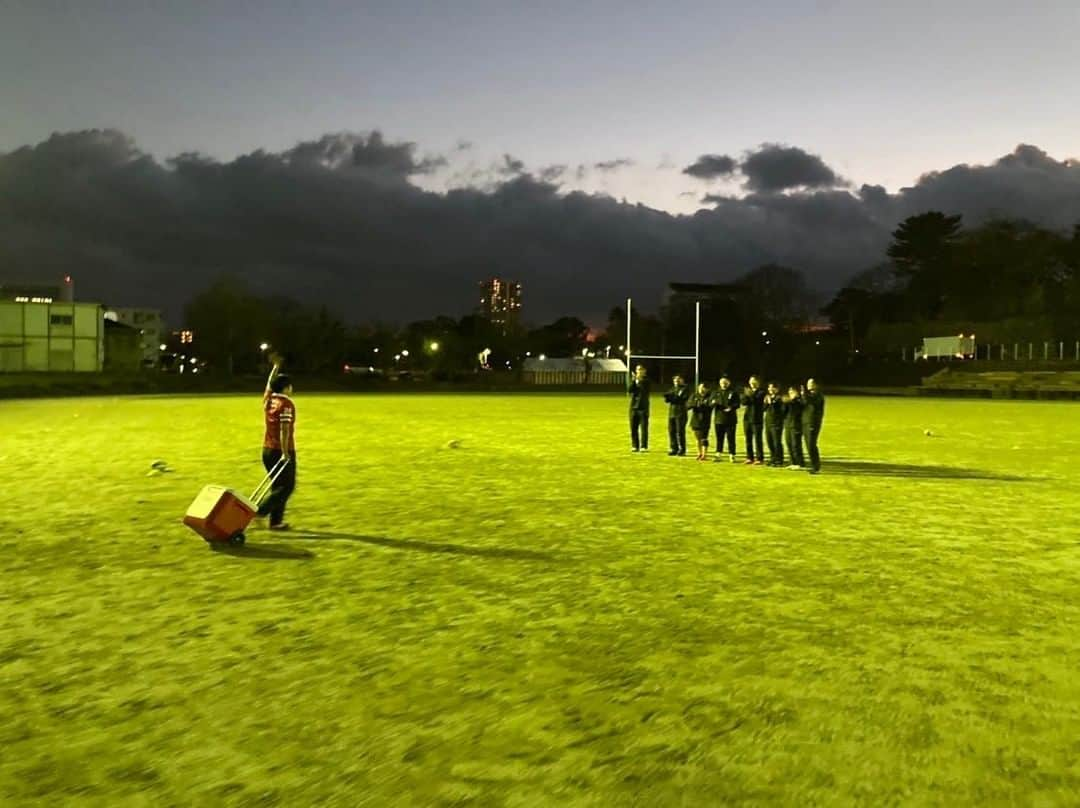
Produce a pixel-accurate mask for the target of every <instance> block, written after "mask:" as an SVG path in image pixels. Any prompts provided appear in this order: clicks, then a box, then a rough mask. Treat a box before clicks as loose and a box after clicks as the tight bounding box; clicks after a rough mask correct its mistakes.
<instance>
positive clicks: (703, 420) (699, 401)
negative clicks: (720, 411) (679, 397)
mask: <svg viewBox="0 0 1080 808" xmlns="http://www.w3.org/2000/svg"><path fill="white" fill-rule="evenodd" d="M686 406H687V407H689V408H690V412H691V415H690V430H691V431H692V432H693V433H694V437H695V438H696V439H697V459H698V460H706V459H707V456H708V454H709V428H710V426H711V424H710V422H711V421H712V411H713V398H712V394H711V393H710V392H709V387H708V385H707V384H705V382H702V383H701V384H699V385H698V388H697V392H695V393H694V395H692V396H690V400H689V401H688V402H687V403H686Z"/></svg>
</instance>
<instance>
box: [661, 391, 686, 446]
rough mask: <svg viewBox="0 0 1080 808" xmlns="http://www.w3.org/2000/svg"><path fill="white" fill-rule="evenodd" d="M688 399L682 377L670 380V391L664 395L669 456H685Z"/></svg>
mask: <svg viewBox="0 0 1080 808" xmlns="http://www.w3.org/2000/svg"><path fill="white" fill-rule="evenodd" d="M689 399H690V388H689V387H687V386H686V382H685V381H684V380H683V377H682V376H676V377H675V378H674V379H672V386H671V389H670V390H668V392H666V393H665V394H664V401H666V402H667V405H668V413H667V415H668V419H667V423H668V439H669V440H670V442H671V451H670V452H668V454H669V455H671V456H672V457H674V456H675V455H680V456H681V455H685V454H686V402H687V401H688V400H689Z"/></svg>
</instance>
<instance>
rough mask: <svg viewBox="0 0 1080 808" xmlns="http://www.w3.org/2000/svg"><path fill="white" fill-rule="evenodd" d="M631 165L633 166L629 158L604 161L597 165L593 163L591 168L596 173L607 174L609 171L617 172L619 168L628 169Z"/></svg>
mask: <svg viewBox="0 0 1080 808" xmlns="http://www.w3.org/2000/svg"><path fill="white" fill-rule="evenodd" d="M632 165H634V161H633V160H631V159H630V158H629V157H619V158H618V159H615V160H604V161H602V162H599V163H593V168H595V169H596V170H597V171H603V172H604V173H608V172H610V171H618V170H619V169H620V168H628V167H629V166H632Z"/></svg>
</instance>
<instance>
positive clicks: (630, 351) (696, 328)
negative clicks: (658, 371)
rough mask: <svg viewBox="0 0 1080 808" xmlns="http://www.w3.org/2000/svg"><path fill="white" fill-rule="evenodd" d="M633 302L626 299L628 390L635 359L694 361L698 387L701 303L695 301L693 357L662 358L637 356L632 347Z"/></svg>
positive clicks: (695, 380)
mask: <svg viewBox="0 0 1080 808" xmlns="http://www.w3.org/2000/svg"><path fill="white" fill-rule="evenodd" d="M632 306H633V301H632V300H631V299H630V298H626V389H627V390H629V389H630V376H631V374H632V373H633V369H632V367H631V365H632V364H633V360H635V359H674V360H681V361H684V362H685V361H689V360H693V361H694V385H695V386H696V385H697V383H698V381H699V376H700V375H701V301H700V300H696V301H694V353H693V355H691V356H662V355H655V354H635V353H634V352H633V349H632V348H631V347H630V345H631V342H630V336H631V334H630V320H631V310H632Z"/></svg>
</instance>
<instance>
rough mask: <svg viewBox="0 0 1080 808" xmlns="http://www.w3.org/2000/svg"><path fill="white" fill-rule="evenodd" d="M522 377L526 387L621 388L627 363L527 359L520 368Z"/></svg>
mask: <svg viewBox="0 0 1080 808" xmlns="http://www.w3.org/2000/svg"><path fill="white" fill-rule="evenodd" d="M522 376H523V379H524V381H525V382H526V383H527V384H590V385H592V384H604V385H622V384H625V381H626V363H625V362H623V361H622V360H621V359H603V358H599V357H597V358H588V357H584V356H566V357H561V356H560V357H556V356H545V357H543V358H540V357H529V358H527V359H526V360H525V363H524V365H523V366H522Z"/></svg>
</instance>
